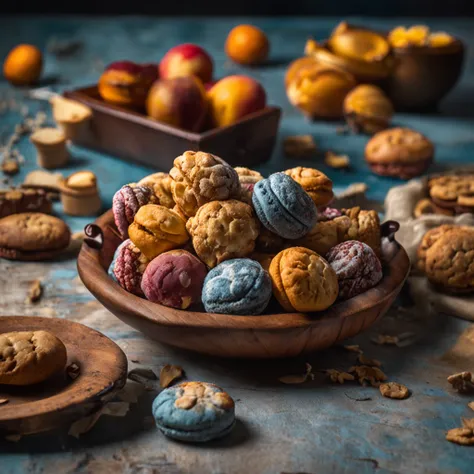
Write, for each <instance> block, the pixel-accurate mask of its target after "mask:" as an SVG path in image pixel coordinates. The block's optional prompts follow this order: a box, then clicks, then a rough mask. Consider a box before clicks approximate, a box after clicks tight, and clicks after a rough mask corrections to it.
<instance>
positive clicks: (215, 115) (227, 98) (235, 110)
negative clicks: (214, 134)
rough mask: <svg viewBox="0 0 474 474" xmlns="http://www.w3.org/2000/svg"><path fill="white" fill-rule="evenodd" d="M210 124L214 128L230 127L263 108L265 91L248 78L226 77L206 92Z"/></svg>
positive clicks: (257, 83)
mask: <svg viewBox="0 0 474 474" xmlns="http://www.w3.org/2000/svg"><path fill="white" fill-rule="evenodd" d="M207 94H208V99H209V100H208V102H209V116H210V122H211V124H212V126H214V127H225V126H227V125H232V124H233V123H235V122H237V121H239V120H240V119H241V118H243V117H245V116H246V115H249V114H251V113H253V112H257V111H258V110H261V109H263V108H265V105H266V102H267V98H266V93H265V89H264V88H263V87H262V85H261V84H260V83H259V82H257V81H256V80H255V79H252V78H251V77H248V76H240V75H235V76H228V77H225V78H224V79H221V80H220V81H218V82H217V83H216V84H215V85H214V86H212V87H211V89H210V90H209V91H208V93H207Z"/></svg>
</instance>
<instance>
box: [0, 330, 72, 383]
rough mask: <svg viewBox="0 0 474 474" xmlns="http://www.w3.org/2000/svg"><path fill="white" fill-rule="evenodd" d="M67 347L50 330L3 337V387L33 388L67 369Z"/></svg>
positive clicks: (0, 358) (0, 341)
mask: <svg viewBox="0 0 474 474" xmlns="http://www.w3.org/2000/svg"><path fill="white" fill-rule="evenodd" d="M66 362H67V351H66V347H65V345H64V344H63V343H62V342H61V340H60V339H58V338H57V337H56V336H55V335H54V334H51V333H50V332H47V331H21V332H8V333H4V334H0V384H5V385H32V384H35V383H39V382H42V381H44V380H46V379H48V378H49V377H51V376H52V375H54V374H56V373H58V372H60V371H61V370H63V369H64V367H65V365H66Z"/></svg>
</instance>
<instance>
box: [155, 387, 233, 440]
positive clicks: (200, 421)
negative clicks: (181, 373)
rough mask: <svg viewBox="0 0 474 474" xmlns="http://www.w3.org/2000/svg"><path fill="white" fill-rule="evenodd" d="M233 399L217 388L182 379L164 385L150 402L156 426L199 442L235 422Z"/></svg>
mask: <svg viewBox="0 0 474 474" xmlns="http://www.w3.org/2000/svg"><path fill="white" fill-rule="evenodd" d="M234 407H235V405H234V400H232V398H231V396H230V395H229V394H228V393H226V392H224V390H222V389H221V388H220V387H218V386H217V385H214V384H210V383H205V382H184V383H181V384H179V385H176V386H174V387H170V388H166V389H164V390H163V391H162V392H160V394H159V395H158V396H157V397H156V398H155V400H154V401H153V406H152V412H153V417H154V418H155V422H156V426H157V428H159V429H160V430H161V431H162V432H163V434H165V435H166V436H168V437H170V438H174V439H178V440H180V441H187V442H191V443H202V442H206V441H210V440H212V439H216V438H221V437H223V436H225V435H226V434H228V433H230V431H231V430H232V428H233V427H234V425H235V410H234Z"/></svg>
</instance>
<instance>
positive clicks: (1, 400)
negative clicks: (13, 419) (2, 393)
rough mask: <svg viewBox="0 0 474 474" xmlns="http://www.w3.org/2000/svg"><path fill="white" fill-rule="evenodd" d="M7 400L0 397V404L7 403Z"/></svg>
mask: <svg viewBox="0 0 474 474" xmlns="http://www.w3.org/2000/svg"><path fill="white" fill-rule="evenodd" d="M8 402H9V400H8V398H0V405H5V403H8Z"/></svg>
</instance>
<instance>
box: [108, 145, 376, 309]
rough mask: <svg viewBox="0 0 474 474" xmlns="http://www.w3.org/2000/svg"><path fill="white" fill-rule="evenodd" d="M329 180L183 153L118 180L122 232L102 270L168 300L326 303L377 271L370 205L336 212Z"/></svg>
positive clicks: (209, 305)
mask: <svg viewBox="0 0 474 474" xmlns="http://www.w3.org/2000/svg"><path fill="white" fill-rule="evenodd" d="M332 200H333V191H332V182H331V180H330V179H329V178H328V177H327V176H325V175H324V174H323V173H321V172H320V171H318V170H316V169H311V168H302V167H298V168H293V169H289V170H287V171H285V172H281V173H275V174H272V175H271V176H269V177H268V178H264V177H263V176H262V175H261V174H260V173H258V172H257V171H254V170H249V169H247V168H235V169H234V168H232V167H231V166H230V165H229V164H228V163H226V162H225V161H224V160H223V159H221V158H219V157H217V156H214V155H212V154H210V153H204V152H195V151H187V152H185V153H184V154H183V155H181V156H178V157H177V158H176V159H175V160H174V167H173V168H172V169H171V171H170V173H169V174H166V173H155V174H153V175H150V176H147V177H145V178H144V179H142V180H141V181H139V182H138V183H131V184H127V185H125V186H123V187H122V188H121V189H120V190H118V191H117V192H116V194H115V196H114V198H113V214H114V220H115V224H116V226H117V229H118V232H119V233H120V235H121V236H122V238H123V242H122V244H121V245H119V247H118V248H117V250H116V252H115V255H114V259H113V262H112V264H111V265H110V268H109V274H110V276H111V277H112V278H113V279H115V280H116V281H117V282H118V283H119V284H120V285H121V286H122V287H123V288H124V289H125V290H127V291H128V292H130V293H133V294H135V295H137V296H141V297H146V298H147V299H148V300H150V301H153V302H156V303H159V304H163V305H166V306H170V307H174V308H179V309H187V308H190V307H192V306H194V307H195V308H199V307H200V305H201V304H202V305H203V306H204V309H205V310H206V311H207V312H217V313H223V314H235V315H252V314H253V315H255V314H261V313H263V312H264V311H265V309H266V308H267V306H268V304H269V302H270V300H271V299H272V295H273V296H274V298H275V300H276V301H277V302H278V303H279V305H280V307H281V308H280V311H286V312H294V311H297V312H313V311H323V310H325V309H327V308H328V307H329V306H331V305H332V304H334V303H335V301H336V300H337V299H338V298H339V300H344V299H348V298H352V297H354V296H356V295H357V294H360V293H362V292H364V291H366V290H368V289H369V288H371V287H373V286H375V285H377V284H378V282H379V281H380V280H381V279H382V276H383V274H382V264H381V262H380V254H381V250H380V222H379V217H378V215H377V213H376V212H375V211H364V210H361V209H360V208H358V207H357V208H351V209H342V210H337V209H334V208H331V207H328V206H329V205H330V203H331V201H332Z"/></svg>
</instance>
